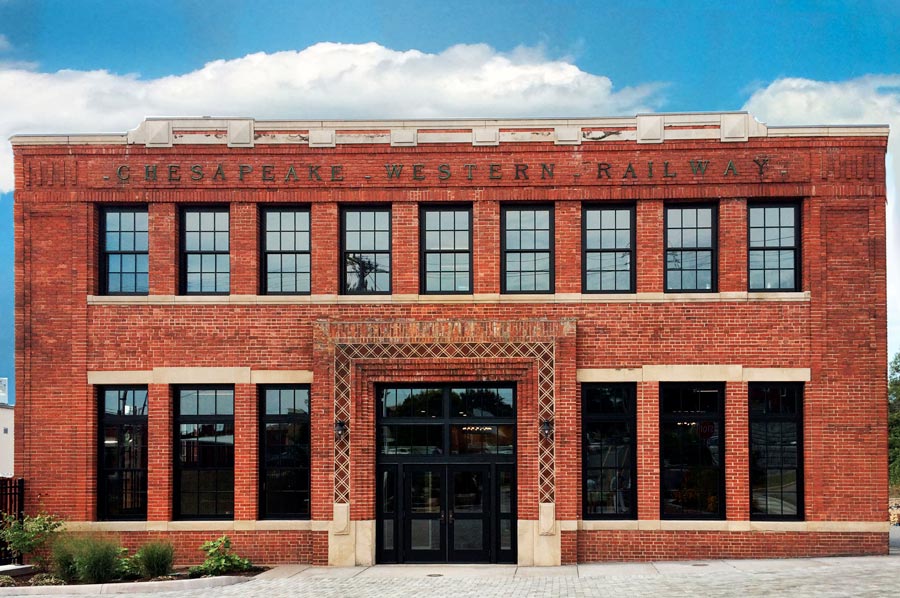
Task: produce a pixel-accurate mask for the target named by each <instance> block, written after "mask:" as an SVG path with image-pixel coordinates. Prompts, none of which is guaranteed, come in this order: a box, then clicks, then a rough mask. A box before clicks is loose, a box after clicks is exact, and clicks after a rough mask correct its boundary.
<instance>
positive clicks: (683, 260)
mask: <svg viewBox="0 0 900 598" xmlns="http://www.w3.org/2000/svg"><path fill="white" fill-rule="evenodd" d="M716 262H717V257H716V208H715V206H685V207H681V206H678V207H674V206H670V207H666V291H669V292H679V291H688V292H714V291H715V290H716Z"/></svg>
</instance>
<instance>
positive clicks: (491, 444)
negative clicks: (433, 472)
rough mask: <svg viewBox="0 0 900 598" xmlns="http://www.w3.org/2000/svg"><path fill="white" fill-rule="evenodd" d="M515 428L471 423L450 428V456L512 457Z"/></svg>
mask: <svg viewBox="0 0 900 598" xmlns="http://www.w3.org/2000/svg"><path fill="white" fill-rule="evenodd" d="M514 434H515V427H514V426H512V425H499V426H493V425H487V424H481V423H471V424H463V425H452V426H450V454H451V455H512V454H513V445H514V444H515V438H514Z"/></svg>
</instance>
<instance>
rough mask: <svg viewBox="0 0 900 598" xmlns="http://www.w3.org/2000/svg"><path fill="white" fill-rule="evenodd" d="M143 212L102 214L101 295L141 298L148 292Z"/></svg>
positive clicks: (145, 218)
mask: <svg viewBox="0 0 900 598" xmlns="http://www.w3.org/2000/svg"><path fill="white" fill-rule="evenodd" d="M148 231H149V223H148V220H147V210H134V209H128V210H126V209H111V210H107V211H106V212H104V213H103V268H104V270H105V274H106V280H105V288H104V292H106V293H107V294H111V295H145V294H147V292H148V291H149V288H150V282H149V277H150V275H149V272H150V268H149V246H150V245H149V238H148V235H149V233H148Z"/></svg>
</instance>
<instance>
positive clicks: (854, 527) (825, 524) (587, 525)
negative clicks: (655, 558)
mask: <svg viewBox="0 0 900 598" xmlns="http://www.w3.org/2000/svg"><path fill="white" fill-rule="evenodd" d="M890 525H891V524H890V523H889V522H887V521H698V520H693V521H683V520H638V521H614V520H588V521H583V520H577V521H560V522H559V527H560V529H561V530H563V531H574V530H580V531H629V530H632V531H654V530H656V531H709V532H797V533H822V532H832V533H887V532H889V531H890Z"/></svg>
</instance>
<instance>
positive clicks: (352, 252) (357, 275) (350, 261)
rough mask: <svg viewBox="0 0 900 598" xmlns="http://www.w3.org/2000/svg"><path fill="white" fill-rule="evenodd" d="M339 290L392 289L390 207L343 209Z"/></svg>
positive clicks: (377, 290)
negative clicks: (341, 270)
mask: <svg viewBox="0 0 900 598" xmlns="http://www.w3.org/2000/svg"><path fill="white" fill-rule="evenodd" d="M341 221H342V225H341V245H342V250H343V256H342V259H341V264H342V268H343V279H342V280H341V292H343V293H347V294H384V293H390V292H391V209H390V208H361V209H356V208H354V209H346V210H344V211H343V213H342V215H341Z"/></svg>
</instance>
